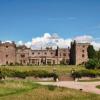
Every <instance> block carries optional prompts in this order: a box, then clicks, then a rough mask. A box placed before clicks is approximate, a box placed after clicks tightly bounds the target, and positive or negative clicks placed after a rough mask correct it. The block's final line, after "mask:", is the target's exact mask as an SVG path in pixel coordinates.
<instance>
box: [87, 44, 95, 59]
mask: <svg viewBox="0 0 100 100" xmlns="http://www.w3.org/2000/svg"><path fill="white" fill-rule="evenodd" d="M87 52H88V58H89V59H93V58H95V55H96V51H95V49H94V48H93V46H92V45H90V46H89V47H88V49H87Z"/></svg>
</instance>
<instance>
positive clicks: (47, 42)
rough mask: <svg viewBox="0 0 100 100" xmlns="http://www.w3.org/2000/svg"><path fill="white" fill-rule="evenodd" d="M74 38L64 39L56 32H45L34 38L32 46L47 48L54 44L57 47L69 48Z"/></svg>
mask: <svg viewBox="0 0 100 100" xmlns="http://www.w3.org/2000/svg"><path fill="white" fill-rule="evenodd" d="M71 41H72V39H63V38H60V37H59V36H58V35H57V34H56V33H54V34H53V35H51V34H49V33H44V35H43V36H42V37H36V38H33V39H32V47H33V49H35V48H36V49H37V48H38V49H40V48H41V47H42V48H46V47H47V46H50V47H51V46H52V47H53V48H56V47H57V46H59V47H60V48H67V47H68V46H70V42H71Z"/></svg>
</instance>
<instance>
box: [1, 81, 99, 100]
mask: <svg viewBox="0 0 100 100" xmlns="http://www.w3.org/2000/svg"><path fill="white" fill-rule="evenodd" d="M5 84H6V85H5ZM0 100H100V95H96V94H91V93H86V92H82V91H80V90H74V89H68V88H59V87H54V86H41V85H38V84H36V83H34V82H27V81H26V82H24V81H21V80H20V81H2V82H0Z"/></svg>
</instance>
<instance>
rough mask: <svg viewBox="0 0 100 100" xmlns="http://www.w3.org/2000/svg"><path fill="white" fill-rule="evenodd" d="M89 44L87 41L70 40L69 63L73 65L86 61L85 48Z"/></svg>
mask: <svg viewBox="0 0 100 100" xmlns="http://www.w3.org/2000/svg"><path fill="white" fill-rule="evenodd" d="M89 45H90V44H89V43H77V42H76V41H74V42H72V43H71V49H70V63H71V64H73V65H78V64H82V63H83V64H84V63H86V62H87V61H88V52H87V49H88V47H89Z"/></svg>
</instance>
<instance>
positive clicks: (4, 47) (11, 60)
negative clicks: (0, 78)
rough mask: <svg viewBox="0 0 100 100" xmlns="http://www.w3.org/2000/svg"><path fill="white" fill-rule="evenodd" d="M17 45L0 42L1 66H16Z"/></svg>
mask: <svg viewBox="0 0 100 100" xmlns="http://www.w3.org/2000/svg"><path fill="white" fill-rule="evenodd" d="M15 62H16V44H15V43H14V42H12V43H9V42H6V43H2V42H0V65H8V64H15Z"/></svg>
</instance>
